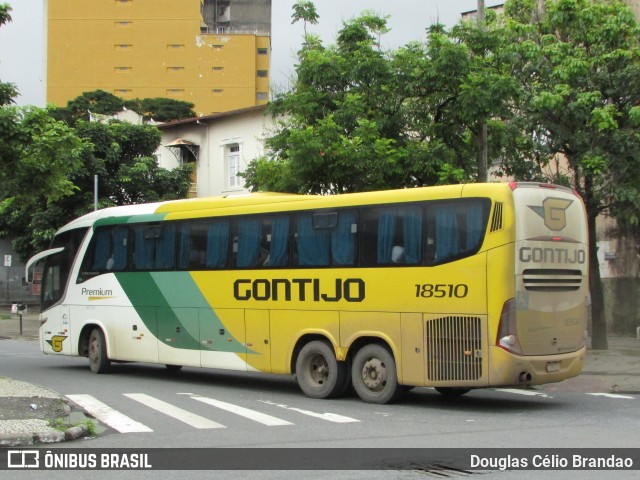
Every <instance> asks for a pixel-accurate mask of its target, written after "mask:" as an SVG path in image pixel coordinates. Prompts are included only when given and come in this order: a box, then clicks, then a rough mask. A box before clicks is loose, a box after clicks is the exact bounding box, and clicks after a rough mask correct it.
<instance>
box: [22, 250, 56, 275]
mask: <svg viewBox="0 0 640 480" xmlns="http://www.w3.org/2000/svg"><path fill="white" fill-rule="evenodd" d="M63 250H64V247H58V248H51V249H49V250H45V251H44V252H40V253H38V254H37V255H34V256H33V257H31V258H30V259H29V261H28V262H27V264H26V265H25V267H24V280H25V282H27V283H33V276H31V275H29V271H31V269H32V267H35V265H36V263H38V262H39V261H40V260H42V259H43V258H45V257H48V256H49V255H55V254H56V253H60V252H61V251H63Z"/></svg>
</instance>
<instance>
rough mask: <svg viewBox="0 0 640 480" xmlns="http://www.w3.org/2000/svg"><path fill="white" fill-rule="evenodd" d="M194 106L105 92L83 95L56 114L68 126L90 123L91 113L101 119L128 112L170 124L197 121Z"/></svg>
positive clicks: (168, 100)
mask: <svg viewBox="0 0 640 480" xmlns="http://www.w3.org/2000/svg"><path fill="white" fill-rule="evenodd" d="M193 106H194V105H193V103H189V102H183V101H180V100H174V99H172V98H143V99H139V98H136V99H134V100H126V101H125V100H123V99H122V98H120V97H117V96H115V95H113V94H111V93H109V92H105V91H104V90H94V91H92V92H84V93H83V94H82V95H79V96H77V97H76V98H74V99H73V100H69V102H67V106H66V107H62V108H58V109H57V110H55V115H56V118H58V119H59V120H64V121H65V122H67V123H68V124H69V125H75V123H76V122H77V121H79V120H85V121H88V120H89V112H91V113H97V114H101V115H114V114H116V113H118V112H120V111H122V110H123V109H125V108H128V109H129V110H133V111H134V112H136V113H138V114H140V115H143V117H144V118H145V119H146V120H149V119H153V120H156V121H158V122H170V121H173V120H180V119H182V118H191V117H195V116H196V113H195V112H194V111H193Z"/></svg>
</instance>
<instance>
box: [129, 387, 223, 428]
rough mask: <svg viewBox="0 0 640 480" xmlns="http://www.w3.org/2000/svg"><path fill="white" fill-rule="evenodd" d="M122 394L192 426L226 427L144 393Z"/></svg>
mask: <svg viewBox="0 0 640 480" xmlns="http://www.w3.org/2000/svg"><path fill="white" fill-rule="evenodd" d="M123 395H124V396H125V397H128V398H130V399H131V400H135V401H136V402H140V403H141V404H143V405H145V406H147V407H149V408H152V409H154V410H157V411H158V412H160V413H163V414H165V415H168V416H170V417H172V418H175V419H176V420H180V421H181V422H184V423H186V424H187V425H191V426H192V427H194V428H200V429H204V428H226V427H225V426H224V425H221V424H219V423H216V422H214V421H212V420H209V419H208V418H204V417H201V416H200V415H196V414H195V413H191V412H188V411H186V410H183V409H182V408H179V407H176V406H174V405H171V404H170V403H167V402H163V401H162V400H158V399H157V398H154V397H150V396H149V395H145V394H144V393H124V394H123Z"/></svg>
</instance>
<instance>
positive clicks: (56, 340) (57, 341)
mask: <svg viewBox="0 0 640 480" xmlns="http://www.w3.org/2000/svg"><path fill="white" fill-rule="evenodd" d="M66 338H67V337H65V336H64V335H54V336H53V337H51V340H47V343H48V344H49V345H51V349H52V350H53V351H54V352H56V353H60V352H61V351H62V342H64V340H65V339H66Z"/></svg>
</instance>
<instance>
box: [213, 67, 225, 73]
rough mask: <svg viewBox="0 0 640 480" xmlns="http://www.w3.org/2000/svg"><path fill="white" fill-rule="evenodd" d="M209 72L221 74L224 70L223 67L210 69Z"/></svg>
mask: <svg viewBox="0 0 640 480" xmlns="http://www.w3.org/2000/svg"><path fill="white" fill-rule="evenodd" d="M211 70H213V71H214V72H221V71H223V70H224V67H211Z"/></svg>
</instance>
